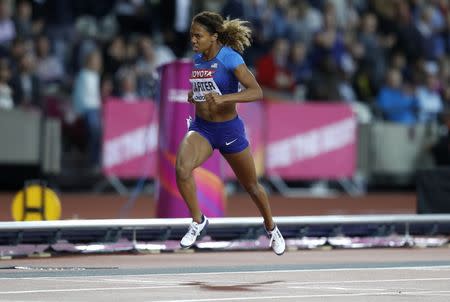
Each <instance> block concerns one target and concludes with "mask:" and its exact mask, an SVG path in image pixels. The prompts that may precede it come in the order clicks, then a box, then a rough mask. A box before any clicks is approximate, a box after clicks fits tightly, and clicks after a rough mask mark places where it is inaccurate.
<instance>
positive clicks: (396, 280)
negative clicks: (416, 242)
mask: <svg viewBox="0 0 450 302" xmlns="http://www.w3.org/2000/svg"><path fill="white" fill-rule="evenodd" d="M442 280H450V278H439V277H437V278H409V279H374V280H341V281H308V282H286V283H285V284H287V285H310V284H336V283H337V284H342V283H380V282H381V283H383V282H410V281H442Z"/></svg>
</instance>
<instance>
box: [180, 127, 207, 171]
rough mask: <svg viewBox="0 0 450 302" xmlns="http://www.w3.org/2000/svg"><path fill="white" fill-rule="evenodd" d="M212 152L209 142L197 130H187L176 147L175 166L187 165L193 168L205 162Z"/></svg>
mask: <svg viewBox="0 0 450 302" xmlns="http://www.w3.org/2000/svg"><path fill="white" fill-rule="evenodd" d="M212 152H213V149H212V147H211V144H210V143H209V141H208V140H207V139H206V138H204V137H203V136H202V135H200V134H199V133H198V132H195V131H189V132H188V133H187V134H186V136H185V137H184V138H183V140H182V141H181V144H180V147H179V148H178V154H177V166H180V165H182V166H189V167H191V168H192V169H195V168H197V167H198V166H200V165H201V164H202V163H203V162H205V161H206V160H207V159H208V157H210V156H211V154H212Z"/></svg>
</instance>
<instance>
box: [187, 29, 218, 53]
mask: <svg viewBox="0 0 450 302" xmlns="http://www.w3.org/2000/svg"><path fill="white" fill-rule="evenodd" d="M216 42H217V33H214V34H211V33H210V32H209V31H208V30H206V28H205V27H204V26H203V25H201V24H199V23H196V22H193V23H192V25H191V44H192V50H194V51H195V52H201V53H203V52H205V51H207V50H209V49H210V48H211V46H212V45H213V44H214V43H216Z"/></svg>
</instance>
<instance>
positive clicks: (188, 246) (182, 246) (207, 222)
mask: <svg viewBox="0 0 450 302" xmlns="http://www.w3.org/2000/svg"><path fill="white" fill-rule="evenodd" d="M208 225H209V220H206V224H205V226H204V227H203V230H202V231H201V232H200V234H198V236H197V238H198V237H200V236H201V235H202V234H203V233H204V232H205V231H206V228H207V227H208ZM196 241H197V239H195V241H194V242H192V244H191V245H182V244H181V242H180V246H181V248H182V249H188V248H190V247H191V246H193V245H194V244H195V242H196Z"/></svg>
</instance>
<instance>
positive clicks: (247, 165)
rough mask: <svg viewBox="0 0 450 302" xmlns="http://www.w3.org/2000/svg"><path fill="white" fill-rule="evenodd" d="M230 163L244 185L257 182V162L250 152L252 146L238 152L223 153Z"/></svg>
mask: <svg viewBox="0 0 450 302" xmlns="http://www.w3.org/2000/svg"><path fill="white" fill-rule="evenodd" d="M222 155H223V157H225V159H226V160H227V162H228V163H229V164H230V167H231V168H232V169H233V171H234V174H236V177H237V178H238V180H239V182H240V183H241V184H242V185H243V186H248V185H252V184H255V183H256V182H257V178H256V170H255V163H254V161H253V156H252V154H251V152H250V147H247V148H245V149H244V150H243V151H241V152H238V153H230V154H222Z"/></svg>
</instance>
